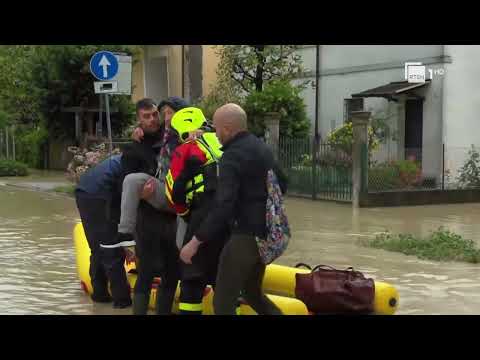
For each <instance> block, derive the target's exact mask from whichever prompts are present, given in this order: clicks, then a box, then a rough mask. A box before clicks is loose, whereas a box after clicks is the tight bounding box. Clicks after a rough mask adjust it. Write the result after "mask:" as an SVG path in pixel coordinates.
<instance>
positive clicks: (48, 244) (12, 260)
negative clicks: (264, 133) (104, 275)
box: [0, 185, 480, 314]
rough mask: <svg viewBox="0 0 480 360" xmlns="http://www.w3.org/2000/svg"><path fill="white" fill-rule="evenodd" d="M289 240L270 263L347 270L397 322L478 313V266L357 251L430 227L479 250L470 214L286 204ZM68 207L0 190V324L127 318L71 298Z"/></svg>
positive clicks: (74, 290)
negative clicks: (381, 290)
mask: <svg viewBox="0 0 480 360" xmlns="http://www.w3.org/2000/svg"><path fill="white" fill-rule="evenodd" d="M287 212H288V215H289V219H290V223H291V226H292V230H293V238H292V241H291V244H290V247H289V249H288V250H287V253H286V254H285V255H284V256H283V257H282V258H281V259H279V261H278V263H280V264H284V265H290V266H293V265H295V264H296V263H298V262H306V263H309V264H311V265H317V264H328V265H332V266H335V267H339V268H344V267H348V266H354V267H355V268H356V269H358V270H360V271H363V272H365V273H366V274H368V275H369V276H371V277H373V278H376V279H379V280H383V281H387V282H391V283H393V284H394V285H395V286H396V287H397V289H398V290H399V293H400V308H399V311H398V314H478V313H480V281H479V279H480V265H476V264H467V263H458V262H435V261H425V260H419V259H417V258H416V257H413V256H405V255H402V254H399V253H393V252H387V251H383V250H377V249H370V248H365V247H361V246H359V245H357V240H358V239H359V238H362V237H373V236H375V234H377V233H379V232H382V231H384V230H387V229H388V230H389V231H391V232H409V233H412V234H415V235H422V236H423V235H427V234H428V233H429V232H430V231H432V230H435V229H437V228H438V227H440V226H445V227H446V228H448V229H450V230H452V231H454V232H457V233H459V234H461V235H463V236H464V237H466V238H470V239H473V240H474V241H476V242H480V223H479V222H478V221H477V219H479V218H480V204H462V205H441V206H418V207H398V208H374V209H360V210H357V211H354V210H353V209H352V208H351V206H349V205H344V204H337V203H331V202H313V201H310V200H305V199H295V198H289V199H288V200H287ZM78 220H79V216H78V212H77V210H76V206H75V201H74V200H73V199H72V198H69V197H67V196H63V195H55V194H50V193H44V192H38V191H30V190H24V189H18V188H14V187H9V186H4V185H0V264H2V266H1V267H0V314H129V313H130V312H131V310H130V309H123V310H114V309H112V307H111V305H110V304H106V305H105V304H93V303H92V302H91V301H90V299H89V298H88V297H87V296H86V295H85V294H84V293H83V292H82V290H81V289H80V284H79V281H78V278H77V273H76V264H75V253H74V247H73V242H72V229H73V226H74V224H75V223H76V222H77V221H78Z"/></svg>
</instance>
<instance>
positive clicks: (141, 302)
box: [133, 293, 150, 315]
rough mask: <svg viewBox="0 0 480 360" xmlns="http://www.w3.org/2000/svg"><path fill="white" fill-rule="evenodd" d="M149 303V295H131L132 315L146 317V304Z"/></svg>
mask: <svg viewBox="0 0 480 360" xmlns="http://www.w3.org/2000/svg"><path fill="white" fill-rule="evenodd" d="M149 302H150V294H142V293H138V294H134V295H133V315H147V312H148V303H149Z"/></svg>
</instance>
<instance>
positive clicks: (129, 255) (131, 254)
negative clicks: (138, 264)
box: [123, 246, 137, 265]
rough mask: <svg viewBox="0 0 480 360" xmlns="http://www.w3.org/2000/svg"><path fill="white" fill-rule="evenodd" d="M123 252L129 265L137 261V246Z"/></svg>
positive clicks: (125, 248)
mask: <svg viewBox="0 0 480 360" xmlns="http://www.w3.org/2000/svg"><path fill="white" fill-rule="evenodd" d="M123 250H124V251H125V261H126V263H127V265H129V264H131V263H133V262H135V261H136V260H137V257H136V255H135V246H129V247H124V248H123Z"/></svg>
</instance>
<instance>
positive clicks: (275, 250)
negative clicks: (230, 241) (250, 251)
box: [256, 170, 291, 265]
mask: <svg viewBox="0 0 480 360" xmlns="http://www.w3.org/2000/svg"><path fill="white" fill-rule="evenodd" d="M267 193H268V196H267V207H266V225H267V236H266V238H265V239H260V238H258V237H256V240H257V245H258V251H259V254H260V258H261V259H262V262H263V263H264V264H265V265H268V264H270V263H271V262H273V261H274V260H275V259H277V258H278V257H279V256H280V255H282V254H283V252H284V251H285V250H286V248H287V246H288V242H289V241H290V236H291V235H290V226H289V225H288V219H287V214H286V211H285V206H284V204H283V194H282V190H281V188H280V184H279V182H278V178H277V176H276V175H275V173H274V172H273V170H269V171H268V174H267Z"/></svg>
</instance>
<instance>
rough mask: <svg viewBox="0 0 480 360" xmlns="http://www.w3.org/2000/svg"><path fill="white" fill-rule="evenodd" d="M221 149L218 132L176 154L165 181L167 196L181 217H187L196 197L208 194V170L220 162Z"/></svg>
mask: <svg viewBox="0 0 480 360" xmlns="http://www.w3.org/2000/svg"><path fill="white" fill-rule="evenodd" d="M221 147H222V145H221V144H220V142H219V141H218V138H217V136H216V135H215V133H204V134H203V135H202V136H200V137H199V138H198V139H196V140H194V141H190V142H187V143H184V144H182V145H180V146H178V147H177V148H176V149H175V150H174V151H173V153H172V159H171V163H170V169H169V170H168V173H167V176H166V178H165V180H166V181H165V194H166V196H167V199H168V201H169V202H170V204H171V205H172V206H173V208H174V209H175V211H176V212H177V214H178V215H180V216H185V215H187V214H188V212H189V207H190V205H191V202H192V200H193V198H194V196H195V194H196V193H202V192H204V191H205V185H206V183H205V181H206V177H205V173H204V169H206V168H207V166H208V165H213V164H216V163H217V162H218V160H219V159H220V158H221V156H222V151H221V150H220V148H221Z"/></svg>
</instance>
